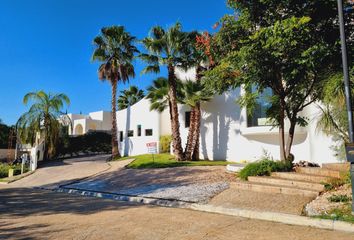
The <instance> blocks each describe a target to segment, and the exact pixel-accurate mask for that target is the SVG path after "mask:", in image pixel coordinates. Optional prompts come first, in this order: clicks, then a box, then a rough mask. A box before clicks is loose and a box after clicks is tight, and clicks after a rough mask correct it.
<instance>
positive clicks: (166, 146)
mask: <svg viewBox="0 0 354 240" xmlns="http://www.w3.org/2000/svg"><path fill="white" fill-rule="evenodd" d="M171 141H172V136H171V135H164V136H161V137H160V151H161V153H169V152H170V146H171Z"/></svg>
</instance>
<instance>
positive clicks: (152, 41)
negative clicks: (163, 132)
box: [140, 23, 188, 161]
mask: <svg viewBox="0 0 354 240" xmlns="http://www.w3.org/2000/svg"><path fill="white" fill-rule="evenodd" d="M187 41H188V39H187V34H186V33H185V32H182V26H181V24H180V23H176V24H175V25H174V26H172V27H170V28H169V29H167V30H166V31H165V30H164V29H163V28H162V27H160V26H156V27H153V28H152V29H151V34H150V36H149V37H146V38H144V39H143V41H142V43H143V44H144V46H145V48H146V49H147V50H148V52H149V53H148V54H141V55H140V57H141V59H142V60H143V61H145V62H146V63H147V64H148V66H147V67H146V68H145V69H144V70H143V73H149V72H153V73H159V72H160V66H166V67H167V71H168V86H169V89H168V96H169V101H170V104H171V117H172V118H171V129H172V139H173V150H174V154H175V156H176V160H178V161H181V160H184V156H183V148H182V143H181V137H180V132H179V120H178V106H177V83H176V82H177V81H176V76H175V68H176V67H182V64H183V59H184V58H185V47H186V46H187Z"/></svg>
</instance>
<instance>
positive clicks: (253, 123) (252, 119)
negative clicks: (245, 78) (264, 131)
mask: <svg viewBox="0 0 354 240" xmlns="http://www.w3.org/2000/svg"><path fill="white" fill-rule="evenodd" d="M255 90H256V89H255V87H252V90H251V91H252V92H254V91H255ZM271 96H272V90H271V89H270V88H266V89H264V91H263V92H262V93H261V94H260V95H259V97H258V98H257V100H256V105H255V107H254V109H253V112H252V113H250V114H249V112H247V126H248V127H257V126H269V125H271V124H270V122H269V120H268V118H267V110H268V109H269V107H270V103H269V98H270V97H271ZM247 111H248V110H247Z"/></svg>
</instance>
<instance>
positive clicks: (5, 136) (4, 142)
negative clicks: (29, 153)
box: [0, 119, 16, 148]
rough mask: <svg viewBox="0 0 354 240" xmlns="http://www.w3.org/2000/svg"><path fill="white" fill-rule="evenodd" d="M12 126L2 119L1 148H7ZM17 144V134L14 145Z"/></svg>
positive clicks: (0, 123)
mask: <svg viewBox="0 0 354 240" xmlns="http://www.w3.org/2000/svg"><path fill="white" fill-rule="evenodd" d="M11 128H13V127H12V126H8V125H6V124H4V123H2V121H1V119H0V148H7V147H8V143H9V136H10V131H11ZM15 144H16V136H14V139H13V144H12V146H15Z"/></svg>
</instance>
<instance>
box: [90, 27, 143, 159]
mask: <svg viewBox="0 0 354 240" xmlns="http://www.w3.org/2000/svg"><path fill="white" fill-rule="evenodd" d="M135 41H136V38H135V37H133V36H131V35H130V33H128V32H127V31H126V30H125V28H124V27H123V26H111V27H104V28H102V29H101V32H100V35H98V36H97V37H95V38H94V40H93V43H94V45H95V50H94V52H93V55H92V60H93V61H99V62H101V65H100V66H99V68H98V78H99V79H100V80H102V81H105V80H108V81H109V82H110V84H111V86H112V100H111V108H112V113H115V112H116V104H117V98H116V95H117V85H118V82H123V83H125V82H127V81H129V79H130V78H131V77H135V71H134V66H133V64H132V61H133V59H134V57H135V56H134V55H135V54H136V53H138V52H139V51H138V49H137V48H136V46H135V45H134V43H135ZM111 137H112V157H113V158H114V157H120V153H119V149H118V140H117V121H116V114H112V135H111Z"/></svg>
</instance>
